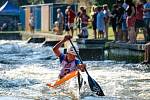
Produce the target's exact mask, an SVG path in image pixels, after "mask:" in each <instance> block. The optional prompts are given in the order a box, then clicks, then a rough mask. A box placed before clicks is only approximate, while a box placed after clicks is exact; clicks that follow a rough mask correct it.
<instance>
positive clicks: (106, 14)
mask: <svg viewBox="0 0 150 100" xmlns="http://www.w3.org/2000/svg"><path fill="white" fill-rule="evenodd" d="M103 13H104V15H105V39H106V40H108V27H109V21H110V20H109V19H110V16H111V13H110V11H109V9H108V5H107V4H104V5H103Z"/></svg>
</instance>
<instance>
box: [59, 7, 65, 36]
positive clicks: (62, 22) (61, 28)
mask: <svg viewBox="0 0 150 100" xmlns="http://www.w3.org/2000/svg"><path fill="white" fill-rule="evenodd" d="M57 22H58V26H59V35H62V34H63V25H64V15H63V13H62V12H61V10H60V9H57Z"/></svg>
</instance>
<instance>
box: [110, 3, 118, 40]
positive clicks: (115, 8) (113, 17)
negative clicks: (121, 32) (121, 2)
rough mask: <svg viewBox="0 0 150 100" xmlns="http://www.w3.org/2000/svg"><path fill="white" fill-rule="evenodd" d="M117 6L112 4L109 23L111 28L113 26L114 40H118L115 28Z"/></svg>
mask: <svg viewBox="0 0 150 100" xmlns="http://www.w3.org/2000/svg"><path fill="white" fill-rule="evenodd" d="M117 8H118V5H117V4H114V5H113V10H112V13H111V14H112V17H111V24H112V28H113V32H114V36H115V41H117V40H118V38H117V33H116V28H117Z"/></svg>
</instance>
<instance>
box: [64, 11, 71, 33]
mask: <svg viewBox="0 0 150 100" xmlns="http://www.w3.org/2000/svg"><path fill="white" fill-rule="evenodd" d="M67 13H68V9H66V10H65V31H66V32H67V34H69V31H70V29H69V25H68V15H67Z"/></svg>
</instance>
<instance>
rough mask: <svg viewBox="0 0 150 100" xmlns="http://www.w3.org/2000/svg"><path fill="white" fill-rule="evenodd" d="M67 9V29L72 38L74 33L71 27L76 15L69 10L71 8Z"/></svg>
mask: <svg viewBox="0 0 150 100" xmlns="http://www.w3.org/2000/svg"><path fill="white" fill-rule="evenodd" d="M67 9H68V12H67V15H68V26H69V29H70V30H71V35H72V37H73V33H74V30H73V27H74V20H75V17H76V14H75V12H74V11H73V10H72V9H71V6H68V7H67Z"/></svg>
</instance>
